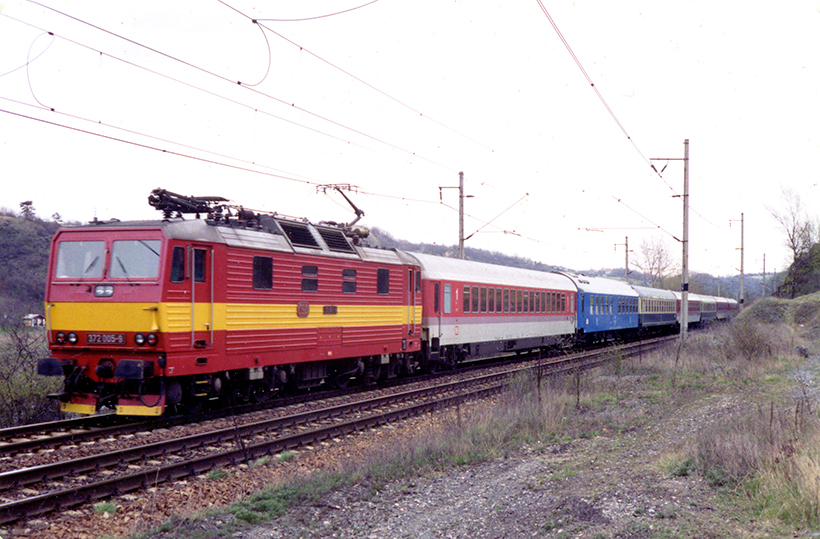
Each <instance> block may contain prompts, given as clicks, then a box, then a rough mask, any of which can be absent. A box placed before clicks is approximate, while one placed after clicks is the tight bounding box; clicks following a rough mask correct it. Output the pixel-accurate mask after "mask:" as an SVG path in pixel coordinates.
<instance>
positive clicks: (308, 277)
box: [302, 266, 319, 292]
mask: <svg viewBox="0 0 820 539" xmlns="http://www.w3.org/2000/svg"><path fill="white" fill-rule="evenodd" d="M318 290H319V268H318V267H317V266H302V292H317V291H318Z"/></svg>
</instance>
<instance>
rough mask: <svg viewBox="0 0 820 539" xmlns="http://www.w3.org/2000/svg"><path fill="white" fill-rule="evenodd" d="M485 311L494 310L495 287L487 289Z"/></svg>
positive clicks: (491, 311)
mask: <svg viewBox="0 0 820 539" xmlns="http://www.w3.org/2000/svg"><path fill="white" fill-rule="evenodd" d="M487 312H490V313H494V312H495V288H492V287H491V288H489V289H488V291H487Z"/></svg>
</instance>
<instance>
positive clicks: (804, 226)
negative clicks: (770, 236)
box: [766, 185, 819, 298]
mask: <svg viewBox="0 0 820 539" xmlns="http://www.w3.org/2000/svg"><path fill="white" fill-rule="evenodd" d="M780 193H781V204H782V206H781V208H780V209H778V208H774V207H771V206H766V209H767V210H769V213H771V214H772V217H774V220H775V221H777V223H778V224H779V225H780V228H781V229H782V230H783V232H784V233H785V235H786V238H785V241H784V242H783V243H784V244H785V246H786V247H787V248H788V249H789V250H790V251H791V253H792V261H791V268H790V271H789V275H788V276H787V279H786V282H784V287H786V289H787V290H788V292H789V295H790V296H791V297H792V298H794V296H795V292H796V288H797V286H798V283H797V282H796V280H795V277H796V275H797V274H799V273H801V272H800V270H801V269H804V268H798V267H797V266H798V265H799V263H800V262H801V261H805V260H806V258H807V257H806V255H807V254H808V253H809V251H810V250H811V247H812V245H814V244H815V243H816V242H817V239H818V232H819V231H818V227H817V225H816V224H815V222H814V221H813V220H812V219H811V218H809V217H808V215H807V214H806V209H805V207H804V206H803V202H802V200H801V199H800V195H798V194H797V193H796V192H794V191H793V190H792V189H790V188H788V187H784V186H782V185H781V186H780Z"/></svg>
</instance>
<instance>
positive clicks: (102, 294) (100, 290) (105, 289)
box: [94, 284, 114, 298]
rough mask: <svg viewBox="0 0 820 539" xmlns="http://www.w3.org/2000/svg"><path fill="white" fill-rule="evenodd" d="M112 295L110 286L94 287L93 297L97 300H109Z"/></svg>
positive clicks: (112, 288) (112, 287)
mask: <svg viewBox="0 0 820 539" xmlns="http://www.w3.org/2000/svg"><path fill="white" fill-rule="evenodd" d="M113 295H114V286H113V285H110V284H98V285H97V286H95V287H94V296H95V297H98V298H110V297H111V296H113Z"/></svg>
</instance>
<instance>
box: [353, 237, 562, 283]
mask: <svg viewBox="0 0 820 539" xmlns="http://www.w3.org/2000/svg"><path fill="white" fill-rule="evenodd" d="M367 242H368V245H371V246H372V247H383V248H386V249H401V250H402V251H410V252H414V253H423V254H430V255H437V256H446V257H448V258H457V257H458V246H457V245H439V244H435V243H413V242H410V241H406V240H402V239H399V238H395V237H393V236H392V235H391V234H390V233H389V232H387V231H386V230H382V229H380V228H373V229H371V231H370V237H369V238H368V239H367ZM464 257H465V258H466V259H467V260H473V261H475V262H484V263H486V264H497V265H501V266H511V267H514V268H524V269H531V270H537V271H570V270H567V269H566V268H563V267H561V266H551V265H548V264H544V263H543V262H536V261H535V260H531V259H529V258H522V257H518V256H510V255H505V254H503V253H499V252H496V251H485V250H484V249H473V248H471V247H465V248H464ZM573 273H575V272H573Z"/></svg>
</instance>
